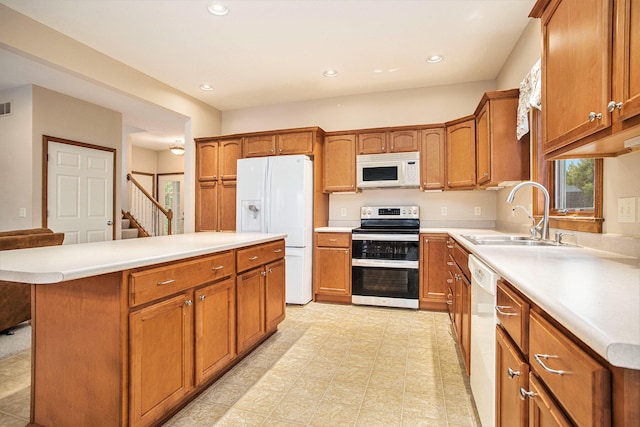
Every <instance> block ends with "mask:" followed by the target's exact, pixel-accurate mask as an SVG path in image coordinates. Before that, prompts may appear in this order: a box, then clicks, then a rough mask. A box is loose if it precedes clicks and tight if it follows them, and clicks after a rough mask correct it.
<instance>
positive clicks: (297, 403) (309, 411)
mask: <svg viewBox="0 0 640 427" xmlns="http://www.w3.org/2000/svg"><path fill="white" fill-rule="evenodd" d="M320 401H321V399H318V398H315V399H301V398H300V397H298V395H297V394H292V395H289V394H287V395H286V396H285V397H284V398H283V399H282V400H281V401H280V403H279V404H278V406H277V407H276V408H275V409H274V410H273V412H272V413H271V417H274V418H279V419H282V420H287V421H293V422H296V423H301V424H307V423H308V422H309V421H310V420H311V417H312V416H313V414H314V413H315V412H316V408H317V407H318V405H319V404H320Z"/></svg>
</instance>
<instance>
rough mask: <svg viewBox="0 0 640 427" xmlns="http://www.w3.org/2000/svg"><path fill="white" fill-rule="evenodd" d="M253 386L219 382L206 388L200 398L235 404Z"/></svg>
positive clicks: (205, 400) (219, 403) (229, 404)
mask: <svg viewBox="0 0 640 427" xmlns="http://www.w3.org/2000/svg"><path fill="white" fill-rule="evenodd" d="M250 388H251V386H250V385H248V384H232V383H228V382H222V383H221V382H218V383H216V384H215V385H214V386H213V387H209V388H208V389H207V390H205V391H204V392H203V393H202V394H201V395H200V396H198V400H201V401H203V402H209V403H215V404H218V405H223V406H227V407H231V406H233V404H235V403H236V402H237V401H238V400H240V398H241V397H242V396H243V395H244V394H245V393H246V392H247V390H249V389H250Z"/></svg>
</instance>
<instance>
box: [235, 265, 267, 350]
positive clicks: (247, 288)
mask: <svg viewBox="0 0 640 427" xmlns="http://www.w3.org/2000/svg"><path fill="white" fill-rule="evenodd" d="M264 274H265V272H264V269H263V268H255V269H253V270H249V271H248V272H246V273H243V274H241V275H238V279H237V280H238V281H237V296H238V300H237V304H238V319H237V322H238V323H237V325H238V328H237V334H238V335H237V342H238V353H242V352H243V351H245V350H247V349H248V348H250V347H251V346H252V345H253V344H255V343H256V342H258V341H259V340H260V339H261V338H262V337H263V336H264V334H265V333H266V331H267V329H266V327H265V317H264V282H265V280H264Z"/></svg>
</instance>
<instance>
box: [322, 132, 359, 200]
mask: <svg viewBox="0 0 640 427" xmlns="http://www.w3.org/2000/svg"><path fill="white" fill-rule="evenodd" d="M355 147H356V135H355V134H328V135H327V136H326V137H325V139H324V176H323V180H322V181H323V183H324V188H323V189H324V191H325V192H326V193H333V192H340V191H349V192H350V191H356V148H355Z"/></svg>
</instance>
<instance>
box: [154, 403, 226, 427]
mask: <svg viewBox="0 0 640 427" xmlns="http://www.w3.org/2000/svg"><path fill="white" fill-rule="evenodd" d="M228 409H229V408H228V407H226V406H220V405H216V404H213V403H207V402H202V401H198V400H196V401H194V402H191V403H190V404H189V405H187V406H186V407H185V408H184V409H183V410H181V411H180V412H179V413H178V414H177V415H175V416H174V417H173V418H171V419H170V420H169V421H168V422H167V423H166V424H167V425H168V426H171V427H193V426H208V425H213V424H214V423H215V422H216V421H218V420H219V419H221V418H222V417H223V416H224V414H225V413H226V412H227V410H228Z"/></svg>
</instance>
